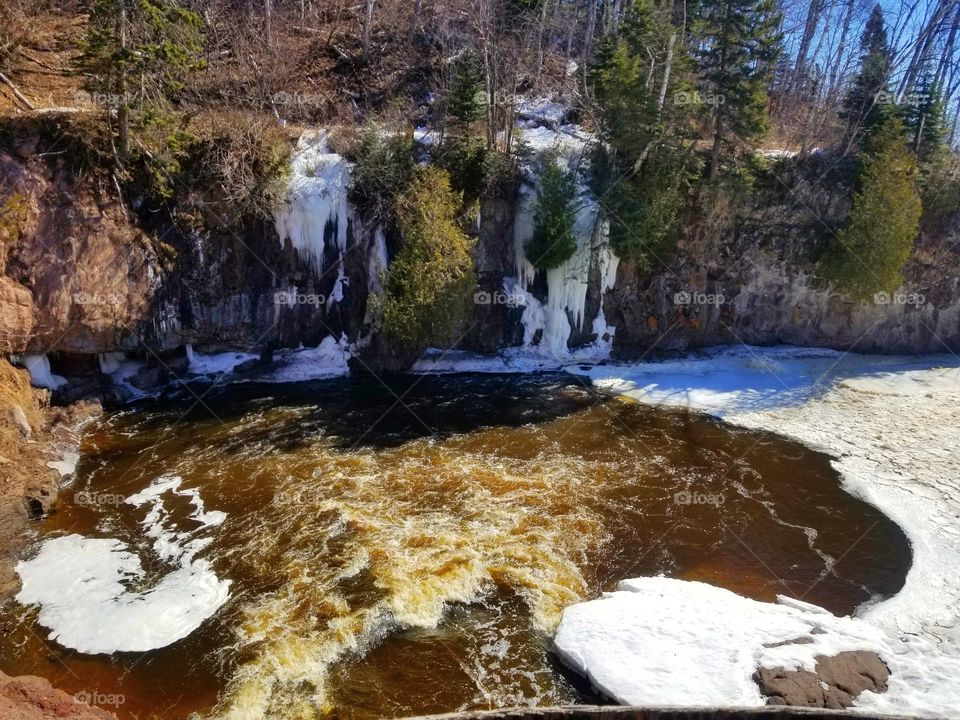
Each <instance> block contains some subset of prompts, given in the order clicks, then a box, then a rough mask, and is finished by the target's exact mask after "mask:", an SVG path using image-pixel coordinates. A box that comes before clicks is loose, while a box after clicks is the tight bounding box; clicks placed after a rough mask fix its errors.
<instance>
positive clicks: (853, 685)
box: [816, 650, 890, 697]
mask: <svg viewBox="0 0 960 720" xmlns="http://www.w3.org/2000/svg"><path fill="white" fill-rule="evenodd" d="M816 659H817V666H816V672H817V675H819V676H820V679H821V680H823V681H824V682H825V683H827V685H831V686H833V687H837V688H840V689H841V690H843V691H844V692H846V693H848V694H849V695H852V696H853V697H856V696H857V695H859V694H860V693H862V692H863V691H864V690H872V691H874V692H884V691H885V690H886V689H887V679H888V678H889V677H890V670H889V669H888V668H887V666H886V664H885V663H884V662H883V660H881V659H880V656H879V655H877V654H876V653H873V652H866V651H863V650H860V651H856V652H842V653H840V654H839V655H834V656H833V657H827V656H824V655H817V658H816Z"/></svg>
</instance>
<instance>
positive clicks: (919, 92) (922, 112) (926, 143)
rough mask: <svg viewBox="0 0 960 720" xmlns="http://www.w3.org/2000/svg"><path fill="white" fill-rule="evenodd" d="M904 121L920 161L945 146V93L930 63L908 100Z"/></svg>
mask: <svg viewBox="0 0 960 720" xmlns="http://www.w3.org/2000/svg"><path fill="white" fill-rule="evenodd" d="M904 120H905V122H906V126H907V130H908V132H909V134H910V144H911V146H912V147H913V149H914V151H915V152H916V153H917V157H918V158H919V159H920V161H921V162H925V161H927V160H929V159H930V158H932V157H933V156H934V155H935V154H936V152H937V151H938V150H939V149H940V148H942V147H944V146H945V145H946V142H947V136H948V134H949V130H948V129H947V119H946V106H945V103H944V101H943V92H942V91H941V89H940V87H939V85H937V83H936V81H935V80H934V77H933V73H932V72H931V71H930V67H929V66H927V67H925V68H924V69H923V72H922V73H921V74H920V77H919V78H918V80H917V84H916V89H915V90H914V92H913V93H912V94H911V95H910V96H909V97H908V98H907V99H906V107H905V112H904Z"/></svg>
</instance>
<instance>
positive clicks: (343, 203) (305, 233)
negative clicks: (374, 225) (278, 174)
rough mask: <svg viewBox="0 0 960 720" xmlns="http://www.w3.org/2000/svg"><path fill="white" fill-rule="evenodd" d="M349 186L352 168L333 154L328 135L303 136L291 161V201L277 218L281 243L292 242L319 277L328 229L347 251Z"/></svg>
mask: <svg viewBox="0 0 960 720" xmlns="http://www.w3.org/2000/svg"><path fill="white" fill-rule="evenodd" d="M349 185H350V166H349V164H348V163H347V161H346V160H345V159H344V158H343V157H342V156H340V155H337V154H336V153H331V152H330V151H329V148H328V146H327V135H326V133H321V134H317V133H304V134H303V135H301V136H300V141H299V142H298V143H297V149H296V151H295V152H294V154H293V159H292V161H291V175H290V185H289V188H288V196H287V200H286V202H285V203H284V205H283V207H281V208H278V209H277V210H276V211H275V212H274V216H273V217H274V221H275V223H276V227H277V234H278V235H279V236H280V242H281V243H283V242H285V241H286V240H287V239H289V240H290V242H291V244H292V245H293V247H294V248H296V250H297V252H298V253H299V255H300V257H301V258H303V259H304V260H305V261H307V262H309V263H310V265H311V266H312V267H313V269H314V271H315V272H316V273H317V274H319V273H321V272H322V271H323V253H324V249H325V245H326V234H327V227H328V226H330V227H332V228H333V241H334V243H335V245H336V247H337V249H338V250H339V251H340V252H343V251H344V250H346V247H347V189H348V187H349Z"/></svg>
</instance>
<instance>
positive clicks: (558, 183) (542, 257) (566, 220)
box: [525, 156, 577, 270]
mask: <svg viewBox="0 0 960 720" xmlns="http://www.w3.org/2000/svg"><path fill="white" fill-rule="evenodd" d="M543 165H544V167H543V170H542V172H541V173H540V192H539V194H538V195H537V206H536V211H535V213H534V221H533V235H532V237H531V238H530V240H529V241H528V242H527V245H526V248H525V250H526V254H527V259H528V260H530V263H531V264H532V265H533V266H534V267H536V268H539V269H543V270H549V269H551V268H555V267H559V266H560V265H562V264H563V263H564V262H566V261H567V260H569V259H570V257H571V256H572V255H573V253H575V252H576V250H577V238H576V237H575V236H574V234H573V223H574V220H575V218H576V213H575V211H574V200H575V199H576V189H577V188H576V184H575V183H574V179H573V174H572V173H571V172H570V171H568V170H567V169H566V168H565V167H563V166H562V165H560V164H558V163H557V161H556V160H555V159H554V158H552V157H549V156H548V157H547V158H545V159H544V163H543Z"/></svg>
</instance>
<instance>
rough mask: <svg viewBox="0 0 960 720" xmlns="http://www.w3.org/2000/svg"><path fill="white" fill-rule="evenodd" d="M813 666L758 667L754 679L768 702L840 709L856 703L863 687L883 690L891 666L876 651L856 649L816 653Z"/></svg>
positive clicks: (864, 688)
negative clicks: (798, 667)
mask: <svg viewBox="0 0 960 720" xmlns="http://www.w3.org/2000/svg"><path fill="white" fill-rule="evenodd" d="M816 661H817V664H816V666H815V668H814V670H813V672H811V671H810V670H787V669H786V668H782V667H776V668H759V669H758V670H757V672H756V674H755V675H754V680H755V681H756V683H757V685H759V686H760V692H761V693H762V694H763V695H764V696H766V698H767V704H768V705H794V706H799V707H820V708H830V709H832V710H839V709H842V708H848V707H850V706H851V705H853V701H854V700H855V699H856V698H857V697H858V696H859V695H860V693H862V692H863V691H864V690H871V691H873V692H884V691H885V690H886V689H887V678H889V677H890V670H889V669H888V668H887V666H886V664H885V663H884V662H883V660H881V659H880V656H879V655H877V654H876V653H875V652H870V651H866V650H857V651H850V652H842V653H839V654H837V655H833V656H826V655H817V656H816Z"/></svg>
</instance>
